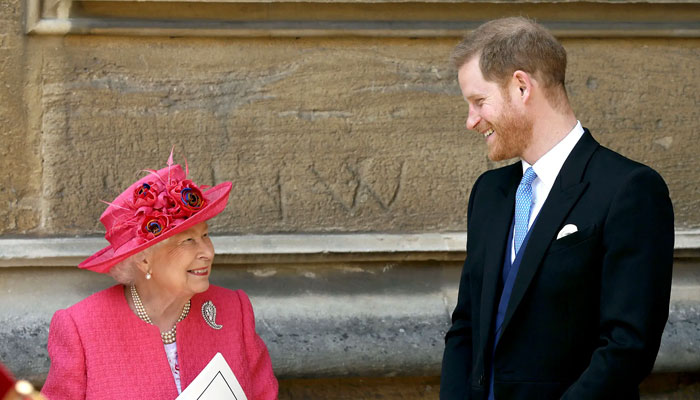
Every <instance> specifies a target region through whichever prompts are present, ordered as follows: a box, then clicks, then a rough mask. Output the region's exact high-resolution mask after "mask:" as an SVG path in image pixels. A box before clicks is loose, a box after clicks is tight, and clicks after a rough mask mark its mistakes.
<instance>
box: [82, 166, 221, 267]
mask: <svg viewBox="0 0 700 400" xmlns="http://www.w3.org/2000/svg"><path fill="white" fill-rule="evenodd" d="M172 163H173V155H172V153H170V158H169V159H168V166H167V167H165V168H163V169H161V170H159V171H154V170H149V171H150V174H148V175H147V176H145V177H143V178H141V179H139V180H138V181H136V183H134V184H133V185H131V186H129V188H128V189H126V190H125V191H124V192H122V194H120V195H119V196H117V198H116V199H114V201H113V202H111V203H107V204H109V207H107V209H106V210H105V212H104V213H102V216H101V217H100V222H102V225H104V227H105V229H107V233H105V239H107V241H108V242H109V243H110V245H109V246H107V247H105V248H104V249H102V250H100V251H98V252H97V253H95V254H93V255H92V256H90V257H88V258H87V259H86V260H85V261H83V262H81V263H80V265H78V267H80V268H84V269H89V270H92V271H95V272H101V273H106V272H109V269H110V268H111V267H112V266H113V265H115V264H117V263H119V262H120V261H123V260H125V259H126V258H128V257H129V256H132V255H134V254H136V253H138V252H140V251H142V250H144V249H146V248H148V247H150V246H153V245H154V244H156V243H158V242H161V241H163V240H165V239H167V238H169V237H171V236H173V235H175V234H176V233H179V232H182V231H185V230H187V229H189V228H191V227H193V226H195V225H197V224H198V223H200V222H203V221H206V220H208V219H210V218H212V217H214V216H215V215H217V214H218V213H220V212H221V211H223V210H224V208H226V203H227V202H228V196H229V193H230V192H231V187H232V186H233V184H232V183H231V182H223V183H220V184H218V185H216V186H214V187H212V188H210V189H209V190H207V191H206V192H202V191H201V190H200V188H199V187H198V186H197V185H195V184H194V183H192V181H191V180H189V179H187V174H188V172H189V171H185V172H183V171H182V167H180V166H179V165H172ZM186 169H187V168H186ZM204 188H205V187H202V189H204Z"/></svg>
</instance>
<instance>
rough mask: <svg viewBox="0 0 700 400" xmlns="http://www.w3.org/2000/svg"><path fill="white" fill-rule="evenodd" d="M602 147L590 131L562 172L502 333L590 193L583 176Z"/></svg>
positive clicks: (533, 238)
mask: <svg viewBox="0 0 700 400" xmlns="http://www.w3.org/2000/svg"><path fill="white" fill-rule="evenodd" d="M598 146H599V144H598V142H596V141H595V139H593V137H592V136H591V134H590V132H589V131H588V130H585V131H584V134H583V136H582V137H581V139H580V140H579V142H578V143H577V144H576V146H575V147H574V148H573V150H572V151H571V154H569V157H568V158H567V159H566V161H565V162H564V165H563V166H562V168H561V171H559V175H558V176H557V179H556V180H555V181H554V185H553V186H552V190H551V191H550V192H549V195H548V196H547V200H546V201H545V203H544V205H543V206H542V209H541V210H540V213H539V215H538V217H537V222H536V223H535V225H533V227H532V228H531V229H532V233H531V234H530V238H529V240H528V244H527V247H525V250H524V251H525V253H523V258H522V261H521V263H520V269H519V270H518V275H517V276H516V278H515V283H514V285H513V291H512V293H511V296H510V300H509V302H508V307H507V308H506V315H505V317H504V319H503V325H502V327H501V330H502V332H505V330H506V329H507V328H508V323H509V322H510V320H511V318H512V317H513V313H514V312H515V310H516V309H517V307H518V305H519V304H520V301H521V300H522V299H523V296H524V295H525V292H526V291H527V288H528V287H529V286H530V283H531V282H532V278H533V277H534V276H535V273H536V272H537V269H538V268H539V266H540V264H541V262H542V259H543V258H544V255H545V253H546V251H547V249H548V248H549V245H550V244H551V242H552V241H554V240H555V238H556V234H557V229H559V227H560V226H561V225H562V223H563V222H564V219H565V218H566V216H567V215H569V212H570V211H571V208H572V207H573V206H574V205H575V204H576V202H577V201H578V199H579V198H580V197H581V194H583V192H584V191H585V190H586V187H587V186H588V182H584V181H582V178H583V173H584V172H585V169H586V166H587V165H588V161H589V160H590V158H591V155H593V152H594V151H595V150H596V149H597V148H598ZM501 252H502V251H501Z"/></svg>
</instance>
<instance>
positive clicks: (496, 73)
mask: <svg viewBox="0 0 700 400" xmlns="http://www.w3.org/2000/svg"><path fill="white" fill-rule="evenodd" d="M475 56H479V68H480V69H481V73H482V74H483V75H484V79H486V80H488V81H492V82H496V83H498V84H499V85H500V86H501V87H504V86H505V84H506V82H507V81H508V80H509V79H510V78H511V76H512V75H513V72H515V71H517V70H521V71H525V72H527V73H529V74H531V75H533V76H534V77H535V79H536V80H537V81H538V82H540V84H541V85H542V86H543V87H544V89H545V90H546V91H547V92H548V94H549V97H550V99H551V100H553V103H560V101H559V100H560V99H559V97H560V96H561V95H563V96H564V99H566V89H565V86H564V79H565V78H566V50H564V46H562V45H561V43H559V41H558V40H557V39H555V38H554V36H553V35H552V34H551V33H550V32H549V31H548V30H547V29H545V28H544V27H543V26H542V25H540V24H538V23H536V22H535V21H533V20H531V19H528V18H524V17H510V18H501V19H496V20H493V21H489V22H486V23H485V24H483V25H481V26H479V27H478V28H476V29H475V30H474V31H472V32H471V33H469V34H467V35H466V36H465V37H464V39H462V41H461V42H460V43H459V44H458V45H457V46H456V47H455V49H454V51H453V52H452V57H451V60H452V63H453V65H454V66H455V68H457V69H459V68H460V67H462V66H463V65H464V64H466V63H467V62H469V61H470V60H471V59H472V58H473V57H475Z"/></svg>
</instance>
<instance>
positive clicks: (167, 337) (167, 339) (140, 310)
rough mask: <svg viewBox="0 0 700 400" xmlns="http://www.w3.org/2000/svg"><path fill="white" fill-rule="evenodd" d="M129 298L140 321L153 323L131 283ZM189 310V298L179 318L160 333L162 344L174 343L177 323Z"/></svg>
mask: <svg viewBox="0 0 700 400" xmlns="http://www.w3.org/2000/svg"><path fill="white" fill-rule="evenodd" d="M131 300H132V301H133V302H134V308H136V315H138V316H139V318H141V320H142V321H144V322H147V323H149V324H151V325H153V321H151V317H149V316H148V314H147V313H146V307H144V306H143V303H142V302H141V298H140V297H139V293H138V292H137V291H136V286H133V285H132V286H131ZM189 312H190V300H187V304H185V307H184V308H183V309H182V314H180V318H178V319H177V322H175V325H173V327H172V328H170V330H168V331H166V332H161V333H160V338H161V339H162V340H163V343H164V344H171V343H175V331H176V329H177V323H178V322H180V321H182V320H183V319H185V317H186V316H187V314H189Z"/></svg>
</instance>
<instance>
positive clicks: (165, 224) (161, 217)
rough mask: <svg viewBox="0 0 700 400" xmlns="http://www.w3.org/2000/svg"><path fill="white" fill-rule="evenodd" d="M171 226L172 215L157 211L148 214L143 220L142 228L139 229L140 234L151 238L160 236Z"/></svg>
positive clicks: (147, 238) (145, 237) (148, 238)
mask: <svg viewBox="0 0 700 400" xmlns="http://www.w3.org/2000/svg"><path fill="white" fill-rule="evenodd" d="M169 227H170V217H169V216H167V215H165V214H163V213H161V212H158V211H155V212H153V213H152V214H147V215H146V216H145V217H144V218H143V221H142V222H141V228H140V229H139V231H138V234H139V236H141V237H142V238H144V239H146V240H151V239H153V238H155V237H158V236H160V235H161V234H162V233H163V232H165V231H166V230H168V228H169Z"/></svg>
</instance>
